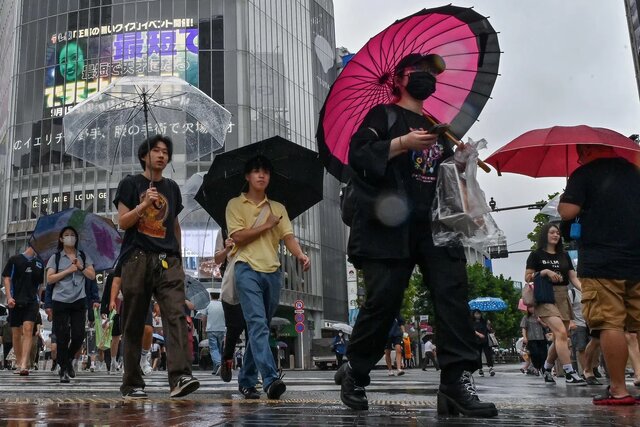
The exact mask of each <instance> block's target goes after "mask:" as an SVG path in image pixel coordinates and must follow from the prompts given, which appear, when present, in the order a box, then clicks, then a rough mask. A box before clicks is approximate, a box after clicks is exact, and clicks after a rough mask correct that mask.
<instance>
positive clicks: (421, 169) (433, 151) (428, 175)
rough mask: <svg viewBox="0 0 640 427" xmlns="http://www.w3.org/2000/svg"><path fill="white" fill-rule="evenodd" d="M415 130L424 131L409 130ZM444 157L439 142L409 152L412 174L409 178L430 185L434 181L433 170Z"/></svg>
mask: <svg viewBox="0 0 640 427" xmlns="http://www.w3.org/2000/svg"><path fill="white" fill-rule="evenodd" d="M410 130H411V131H412V132H413V131H415V130H424V129H422V128H420V129H413V128H410ZM443 155H444V146H443V145H442V144H440V143H439V142H436V143H435V144H433V145H430V146H429V148H425V149H424V150H422V151H411V163H412V169H413V170H412V173H411V177H412V178H413V179H415V180H416V181H419V182H424V183H432V182H435V181H436V176H435V175H434V173H435V168H436V166H437V165H438V163H440V160H441V159H442V156H443Z"/></svg>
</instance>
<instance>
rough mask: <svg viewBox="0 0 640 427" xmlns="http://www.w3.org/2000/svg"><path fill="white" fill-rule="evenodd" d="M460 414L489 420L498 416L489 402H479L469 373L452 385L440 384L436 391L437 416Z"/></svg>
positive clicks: (494, 407)
mask: <svg viewBox="0 0 640 427" xmlns="http://www.w3.org/2000/svg"><path fill="white" fill-rule="evenodd" d="M458 414H462V415H464V416H467V417H481V418H489V417H495V416H497V415H498V410H497V409H496V406H495V405H494V404H493V403H491V402H481V401H480V399H479V398H478V395H477V393H476V388H475V384H474V383H473V377H472V376H471V373H470V372H467V371H465V372H463V374H462V376H460V379H458V381H456V382H455V383H453V384H440V390H439V391H438V415H439V416H449V415H458Z"/></svg>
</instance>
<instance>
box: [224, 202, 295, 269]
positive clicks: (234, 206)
mask: <svg viewBox="0 0 640 427" xmlns="http://www.w3.org/2000/svg"><path fill="white" fill-rule="evenodd" d="M265 203H268V204H269V205H270V206H271V212H272V213H273V214H274V215H275V216H278V217H280V216H281V217H282V219H281V220H280V223H278V225H277V226H275V227H273V228H272V229H271V230H269V231H265V232H264V233H262V234H261V235H260V236H259V237H258V238H257V239H256V240H254V241H253V242H251V243H249V244H248V245H246V246H242V247H237V249H234V251H233V252H232V253H231V255H234V254H235V253H236V252H237V251H240V253H239V255H238V261H244V262H246V263H248V264H249V265H250V266H251V268H252V269H253V270H255V271H259V272H261V273H273V272H274V271H276V270H277V269H278V267H280V260H279V259H278V244H279V243H280V240H282V239H283V238H284V237H285V236H287V235H289V234H293V227H292V226H291V221H290V220H289V215H288V214H287V209H286V208H285V207H284V205H283V204H282V203H278V202H275V201H273V200H268V199H267V198H266V197H265V198H264V200H262V201H261V202H260V203H258V204H256V203H254V202H252V201H251V200H249V199H247V197H246V195H245V193H242V194H240V195H239V196H238V197H234V198H233V199H231V200H229V203H227V209H226V216H227V230H228V231H229V236H232V235H233V233H235V232H236V231H240V230H246V229H250V228H252V227H253V224H254V223H255V222H256V219H257V218H258V216H259V215H260V211H261V210H262V207H263V206H264V204H265ZM265 219H266V218H265ZM262 224H264V221H263V222H261V223H260V224H258V225H262Z"/></svg>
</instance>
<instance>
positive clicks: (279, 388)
mask: <svg viewBox="0 0 640 427" xmlns="http://www.w3.org/2000/svg"><path fill="white" fill-rule="evenodd" d="M264 391H265V392H266V393H267V397H268V398H269V399H271V400H278V399H280V396H282V395H283V394H284V392H285V391H287V386H286V384H285V383H284V381H282V380H281V379H280V378H278V379H276V380H275V381H273V382H272V383H271V384H269V387H267V388H266V389H265V390H264Z"/></svg>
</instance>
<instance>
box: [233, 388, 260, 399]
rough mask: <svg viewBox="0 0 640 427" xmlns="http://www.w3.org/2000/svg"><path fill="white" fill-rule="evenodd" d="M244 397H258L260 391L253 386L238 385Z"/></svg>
mask: <svg viewBox="0 0 640 427" xmlns="http://www.w3.org/2000/svg"><path fill="white" fill-rule="evenodd" d="M238 391H240V393H241V394H242V395H243V396H244V398H245V399H254V400H255V399H260V392H259V391H258V390H256V388H255V387H238Z"/></svg>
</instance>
